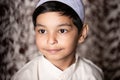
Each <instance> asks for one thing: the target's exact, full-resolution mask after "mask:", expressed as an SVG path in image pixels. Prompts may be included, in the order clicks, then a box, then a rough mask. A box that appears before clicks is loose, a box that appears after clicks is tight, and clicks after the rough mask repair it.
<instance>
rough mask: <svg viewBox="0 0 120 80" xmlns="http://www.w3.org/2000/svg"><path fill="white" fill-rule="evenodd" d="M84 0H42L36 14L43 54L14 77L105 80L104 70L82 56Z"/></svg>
mask: <svg viewBox="0 0 120 80" xmlns="http://www.w3.org/2000/svg"><path fill="white" fill-rule="evenodd" d="M83 23H84V6H83V4H82V1H81V0H40V1H39V3H38V5H37V7H36V9H35V11H34V13H33V24H34V26H35V27H34V28H35V37H36V45H37V47H38V50H39V51H40V52H41V54H42V55H41V56H39V57H37V58H35V59H34V60H32V61H30V62H29V63H27V64H26V65H25V66H24V67H23V68H22V69H21V70H20V71H19V72H18V73H17V74H16V75H15V76H14V77H13V80H103V74H102V71H101V70H100V69H99V68H98V67H97V66H96V65H94V64H93V63H92V62H90V61H89V60H87V59H85V58H82V57H80V56H79V53H78V52H77V51H76V48H77V45H78V44H79V43H82V42H83V41H84V39H85V37H86V35H87V30H88V26H87V25H83Z"/></svg>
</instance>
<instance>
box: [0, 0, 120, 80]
mask: <svg viewBox="0 0 120 80" xmlns="http://www.w3.org/2000/svg"><path fill="white" fill-rule="evenodd" d="M37 2H38V0H0V80H10V78H11V76H12V75H14V74H15V72H16V71H18V69H20V68H21V67H22V66H23V65H24V64H25V63H26V62H28V61H29V60H31V59H33V58H34V57H36V56H38V51H37V49H36V46H35V41H34V30H33V24H32V20H31V15H32V12H33V10H34V6H35V4H36V3H37ZM84 4H85V6H86V21H85V22H86V23H88V24H89V26H90V28H89V33H88V37H87V39H86V41H85V43H83V44H81V45H80V46H79V51H80V53H81V55H82V56H84V57H86V58H88V59H90V60H92V61H93V62H94V63H95V64H97V65H98V66H99V67H101V68H102V70H103V71H104V75H105V80H120V0H84Z"/></svg>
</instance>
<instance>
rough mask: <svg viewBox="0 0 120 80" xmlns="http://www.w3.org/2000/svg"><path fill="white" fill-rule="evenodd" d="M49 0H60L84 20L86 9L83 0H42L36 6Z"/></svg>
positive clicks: (59, 0)
mask: <svg viewBox="0 0 120 80" xmlns="http://www.w3.org/2000/svg"><path fill="white" fill-rule="evenodd" d="M47 1H58V2H62V3H64V4H66V5H68V6H69V7H71V8H72V9H73V10H74V11H75V12H76V13H77V14H78V16H79V17H80V19H81V20H82V22H84V17H85V10H84V5H83V2H82V0H40V1H39V2H38V4H37V6H36V8H37V7H38V6H40V5H41V4H43V3H45V2H47Z"/></svg>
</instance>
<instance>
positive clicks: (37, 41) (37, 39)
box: [36, 35, 45, 49]
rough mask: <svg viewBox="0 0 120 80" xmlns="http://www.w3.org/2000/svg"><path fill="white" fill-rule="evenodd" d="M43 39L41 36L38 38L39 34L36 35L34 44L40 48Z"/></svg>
mask: <svg viewBox="0 0 120 80" xmlns="http://www.w3.org/2000/svg"><path fill="white" fill-rule="evenodd" d="M44 41H45V40H43V39H42V38H40V36H37V35H36V46H37V47H38V49H40V48H41V46H42V45H43V44H44Z"/></svg>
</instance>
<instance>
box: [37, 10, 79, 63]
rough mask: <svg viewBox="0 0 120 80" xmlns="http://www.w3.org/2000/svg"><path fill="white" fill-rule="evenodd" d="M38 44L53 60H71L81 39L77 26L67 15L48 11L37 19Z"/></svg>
mask: <svg viewBox="0 0 120 80" xmlns="http://www.w3.org/2000/svg"><path fill="white" fill-rule="evenodd" d="M35 34H36V45H37V47H38V49H39V51H40V52H41V53H42V54H43V55H44V56H45V57H46V58H47V59H48V60H51V61H56V60H69V59H72V58H73V57H74V53H75V50H76V46H77V44H78V40H79V34H78V30H77V27H76V26H75V25H74V24H73V22H72V20H71V19H70V18H69V17H67V16H61V15H60V14H59V13H58V12H46V13H43V14H40V15H38V17H37V19H36V27H35Z"/></svg>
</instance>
